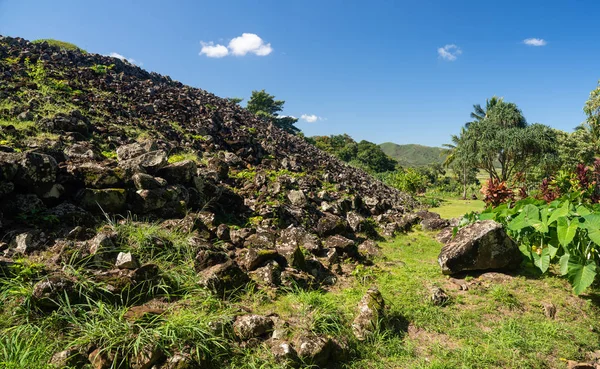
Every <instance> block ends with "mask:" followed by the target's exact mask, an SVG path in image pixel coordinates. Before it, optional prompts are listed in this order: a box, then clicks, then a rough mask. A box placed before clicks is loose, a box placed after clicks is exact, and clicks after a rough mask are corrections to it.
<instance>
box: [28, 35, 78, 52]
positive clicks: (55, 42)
mask: <svg viewBox="0 0 600 369" xmlns="http://www.w3.org/2000/svg"><path fill="white" fill-rule="evenodd" d="M31 42H33V43H34V44H41V43H43V42H45V43H47V44H48V45H50V46H58V47H60V48H61V49H65V50H73V51H74V50H79V51H81V52H82V53H84V54H87V51H85V50H83V49H82V48H80V47H79V46H77V45H74V44H72V43H70V42H65V41H59V40H53V39H51V38H40V39H39V40H35V41H31Z"/></svg>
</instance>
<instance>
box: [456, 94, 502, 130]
mask: <svg viewBox="0 0 600 369" xmlns="http://www.w3.org/2000/svg"><path fill="white" fill-rule="evenodd" d="M502 100H503V98H502V97H496V96H492V97H491V98H489V99H487V100H486V101H485V109H484V108H482V107H481V105H480V104H474V105H473V111H472V112H471V118H473V122H481V121H482V120H484V119H485V118H487V114H488V111H490V110H491V109H492V108H493V107H494V106H496V105H497V104H498V102H501V101H502ZM471 123H472V122H467V123H466V124H465V128H469V126H470V125H471Z"/></svg>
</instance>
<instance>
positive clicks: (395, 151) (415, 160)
mask: <svg viewBox="0 0 600 369" xmlns="http://www.w3.org/2000/svg"><path fill="white" fill-rule="evenodd" d="M379 147H381V150H382V151H383V152H384V153H385V154H386V155H388V156H390V157H391V158H393V159H396V160H397V161H398V163H400V165H402V166H407V167H420V166H425V165H428V164H435V163H443V162H444V159H445V155H444V154H443V151H444V149H443V148H441V147H432V146H424V145H418V144H405V145H398V144H395V143H393V142H384V143H382V144H380V145H379Z"/></svg>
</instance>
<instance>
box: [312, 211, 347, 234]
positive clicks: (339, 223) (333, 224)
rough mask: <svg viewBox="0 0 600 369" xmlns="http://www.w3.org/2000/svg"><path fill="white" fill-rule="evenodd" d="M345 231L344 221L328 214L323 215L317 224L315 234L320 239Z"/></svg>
mask: <svg viewBox="0 0 600 369" xmlns="http://www.w3.org/2000/svg"><path fill="white" fill-rule="evenodd" d="M346 230H347V222H346V220H344V219H342V218H340V217H338V216H337V215H333V214H330V213H325V216H324V217H322V218H321V219H319V221H318V223H317V233H318V234H319V236H321V237H326V236H331V235H334V234H339V233H344V232H346Z"/></svg>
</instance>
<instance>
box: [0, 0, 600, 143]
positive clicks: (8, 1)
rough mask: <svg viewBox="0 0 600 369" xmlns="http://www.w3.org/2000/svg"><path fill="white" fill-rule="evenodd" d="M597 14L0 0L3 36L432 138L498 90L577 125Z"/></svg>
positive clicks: (402, 139) (317, 122) (403, 4)
mask: <svg viewBox="0 0 600 369" xmlns="http://www.w3.org/2000/svg"><path fill="white" fill-rule="evenodd" d="M598 14H600V1H597V0H590V1H588V0H585V1H583V0H578V1H553V0H545V1H502V2H495V1H494V2H490V1H480V0H473V1H469V0H456V1H442V0H440V1H428V0H419V1H377V0H372V1H368V2H367V1H363V2H358V1H341V0H327V1H323V0H319V1H312V0H303V1H281V0H261V1H235V0H231V1H226V0H214V1H193V0H190V1H183V0H180V1H162V0H161V1H159V0H118V1H117V0H102V1H93V2H91V1H84V0H38V1H33V0H0V35H5V36H13V37H17V36H18V37H23V38H26V39H29V40H35V39H39V38H53V39H58V40H63V41H68V42H72V43H74V44H76V45H78V46H79V47H81V48H83V49H85V50H87V51H88V52H93V53H99V54H104V55H111V54H112V55H115V56H119V57H122V58H126V59H129V60H130V61H131V62H133V63H136V64H138V65H140V66H141V67H142V68H144V69H147V70H149V71H154V72H158V73H160V74H163V75H169V76H171V78H173V79H175V80H178V81H180V82H182V83H184V84H187V85H191V86H194V87H198V88H202V89H204V90H207V91H209V92H212V93H214V94H216V95H218V96H221V97H242V98H245V99H246V100H245V101H247V99H248V98H249V97H250V94H251V92H252V91H253V90H262V89H265V90H266V91H267V92H269V93H270V94H273V95H275V96H276V98H277V99H281V100H285V102H286V103H285V107H284V111H283V113H282V114H284V115H289V116H295V117H298V118H300V121H299V122H298V124H297V126H298V127H299V128H300V129H302V131H303V132H304V133H305V134H306V135H308V136H313V135H330V134H341V133H347V134H349V135H350V136H352V137H353V138H354V139H356V140H363V139H364V140H368V141H372V142H375V143H382V142H388V141H391V142H395V143H399V144H406V143H417V144H423V145H430V146H439V145H442V144H443V143H446V142H449V141H450V135H451V134H455V133H458V131H459V130H460V127H461V126H462V125H463V124H464V123H465V122H467V121H468V120H469V113H470V112H471V111H472V105H473V104H476V103H480V104H485V100H486V99H487V98H489V97H491V96H493V95H496V96H501V97H504V99H505V100H506V101H510V102H514V103H516V104H517V105H518V106H519V107H520V108H521V110H522V111H523V114H524V115H525V117H526V118H527V120H528V122H530V123H543V124H547V125H550V126H552V127H554V128H558V129H562V130H567V131H571V130H572V129H573V128H574V127H575V126H577V125H578V124H580V123H581V122H582V121H583V120H584V119H585V116H584V114H583V111H582V108H583V105H584V103H585V101H586V100H587V98H588V96H589V92H590V91H591V90H592V89H594V88H595V86H596V84H597V81H598V79H600V68H599V67H600V64H599V62H598V61H599V60H600V37H599V36H600V31H598V22H597V15H598ZM244 104H245V102H243V103H242V105H244Z"/></svg>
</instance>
